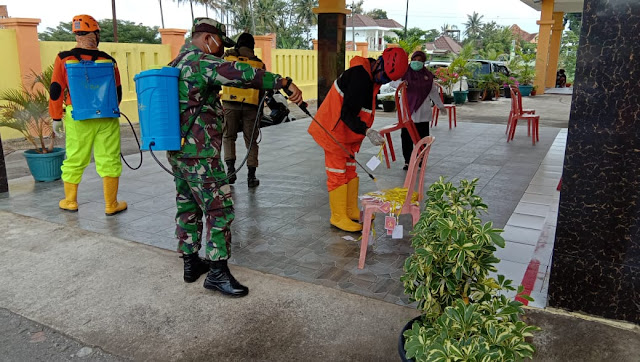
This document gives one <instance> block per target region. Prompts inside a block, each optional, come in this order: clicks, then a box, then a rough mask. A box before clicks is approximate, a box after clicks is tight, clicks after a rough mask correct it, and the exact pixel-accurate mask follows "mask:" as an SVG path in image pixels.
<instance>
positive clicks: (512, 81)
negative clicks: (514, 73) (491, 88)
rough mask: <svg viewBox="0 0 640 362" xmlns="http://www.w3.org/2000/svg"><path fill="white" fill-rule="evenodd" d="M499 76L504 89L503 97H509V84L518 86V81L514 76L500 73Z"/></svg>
mask: <svg viewBox="0 0 640 362" xmlns="http://www.w3.org/2000/svg"><path fill="white" fill-rule="evenodd" d="M500 78H501V79H502V83H503V84H502V88H503V90H504V96H505V98H511V86H512V85H514V86H516V87H517V86H519V85H520V82H518V80H517V79H516V78H515V77H510V76H507V75H506V74H500Z"/></svg>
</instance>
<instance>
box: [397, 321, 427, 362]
mask: <svg viewBox="0 0 640 362" xmlns="http://www.w3.org/2000/svg"><path fill="white" fill-rule="evenodd" d="M420 318H422V316H421V315H419V316H417V317H415V318H413V319H412V320H410V321H409V322H408V323H407V324H405V325H404V328H402V331H401V332H400V338H398V354H399V355H400V360H402V362H413V361H414V359H413V358H412V359H407V352H406V351H405V350H404V332H405V331H407V330H409V329H411V326H413V322H415V321H417V320H419V319H420Z"/></svg>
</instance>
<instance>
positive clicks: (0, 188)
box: [0, 137, 9, 194]
mask: <svg viewBox="0 0 640 362" xmlns="http://www.w3.org/2000/svg"><path fill="white" fill-rule="evenodd" d="M5 192H9V183H8V180H7V165H6V164H5V162H4V151H3V149H2V137H0V194H2V193H5Z"/></svg>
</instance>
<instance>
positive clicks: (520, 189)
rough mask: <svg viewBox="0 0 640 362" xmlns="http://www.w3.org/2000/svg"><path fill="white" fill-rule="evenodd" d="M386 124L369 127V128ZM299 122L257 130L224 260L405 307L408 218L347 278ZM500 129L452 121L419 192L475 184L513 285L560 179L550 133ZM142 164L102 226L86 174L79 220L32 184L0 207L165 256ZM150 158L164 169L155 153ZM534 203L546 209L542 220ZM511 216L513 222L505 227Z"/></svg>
mask: <svg viewBox="0 0 640 362" xmlns="http://www.w3.org/2000/svg"><path fill="white" fill-rule="evenodd" d="M393 121H394V120H393V119H392V118H388V117H387V118H384V117H378V118H377V119H376V127H382V126H384V125H386V124H390V123H391V122H393ZM308 124H309V121H308V120H299V121H296V122H293V123H287V124H283V125H280V126H276V127H270V128H266V129H264V130H263V133H262V141H261V143H260V167H259V168H258V177H259V178H260V181H261V184H260V186H259V187H258V188H257V189H254V190H250V189H248V188H247V185H246V181H245V180H246V170H244V169H243V170H242V171H241V172H240V174H239V181H238V183H237V184H236V185H235V186H234V200H235V207H236V219H235V221H234V223H233V225H232V232H233V247H232V259H231V261H232V262H233V263H236V264H239V265H242V266H246V267H249V268H252V269H256V270H261V271H263V272H267V273H272V274H277V275H282V276H285V277H290V278H295V279H299V280H303V281H308V282H311V283H316V284H321V285H325V286H329V287H332V288H338V289H342V290H346V291H349V292H353V293H357V294H362V295H366V296H371V297H374V298H378V299H383V300H386V301H389V302H393V303H399V304H404V303H406V299H405V298H404V295H403V288H402V284H401V283H400V281H399V278H400V276H401V275H402V265H403V263H404V260H405V258H406V257H407V256H408V255H409V254H410V253H411V251H412V249H411V247H410V236H409V232H410V230H411V223H410V219H409V218H408V217H406V218H405V217H403V218H401V222H402V223H403V225H404V229H405V232H404V238H403V239H391V238H390V237H387V236H386V235H385V233H384V232H383V228H382V225H381V223H376V230H377V237H376V238H375V240H374V242H373V245H372V246H371V247H370V248H369V251H368V253H367V259H366V266H365V268H364V269H363V270H359V269H357V262H358V260H357V259H358V253H359V245H358V244H357V243H356V242H354V241H347V240H345V239H343V236H346V235H348V233H345V232H341V231H339V230H337V229H335V228H332V227H331V226H330V225H329V223H328V219H329V206H328V198H327V192H326V184H325V182H326V175H325V171H324V155H323V153H322V151H321V149H320V148H319V147H318V146H317V145H316V144H315V143H314V141H313V140H312V139H311V137H310V136H309V135H308V134H307V133H306V128H307V126H308ZM504 128H505V127H504V125H491V124H481V123H465V122H458V127H457V128H455V129H452V130H449V129H448V128H446V125H445V124H442V125H441V126H439V127H437V128H434V129H432V135H434V136H435V137H436V142H435V143H434V146H433V148H432V152H431V155H430V157H429V166H428V169H427V174H426V176H425V177H426V181H427V182H428V183H431V182H433V181H435V180H437V179H438V177H439V176H441V175H442V176H447V177H448V178H450V179H451V180H453V181H454V182H457V181H458V180H460V179H462V178H473V177H478V178H480V181H479V184H478V189H477V191H478V193H479V195H481V196H482V197H483V198H484V201H485V203H487V204H488V206H489V214H488V215H486V216H484V219H486V220H492V221H493V222H494V224H495V225H496V226H497V227H504V226H505V225H507V230H506V231H505V238H506V239H507V240H509V242H510V243H514V244H512V245H513V246H512V247H508V248H507V249H506V250H505V251H502V252H501V256H502V257H503V259H504V260H503V261H502V262H501V264H500V265H499V272H500V273H503V274H506V275H507V276H509V277H511V278H513V279H514V283H515V284H518V283H519V282H520V280H522V276H520V274H519V273H520V272H519V268H520V267H521V266H522V265H524V264H525V263H527V260H526V257H525V256H524V255H530V254H531V253H532V252H533V253H534V254H535V253H537V252H538V251H537V249H536V245H537V243H538V241H539V237H540V234H541V233H540V232H539V231H536V230H537V229H533V228H532V227H534V228H537V227H541V228H543V233H544V232H547V233H548V234H550V235H553V232H552V231H553V230H552V229H547V226H546V224H545V220H548V219H549V217H547V216H548V215H547V214H549V213H550V212H551V213H552V211H553V210H552V208H553V202H556V201H557V198H554V197H553V196H548V199H547V198H546V197H547V196H546V195H545V194H541V193H542V192H547V191H548V190H549V189H550V188H551V187H552V186H553V185H552V178H554V177H559V171H560V170H561V168H560V169H559V168H557V167H556V166H555V164H551V163H550V164H548V165H547V164H545V163H544V162H543V160H546V159H545V156H547V158H548V157H549V156H548V155H547V152H548V151H549V148H550V147H551V145H552V143H553V141H554V139H555V138H556V135H557V134H558V131H559V129H557V128H545V127H543V128H541V129H540V142H539V143H537V144H536V145H535V146H532V145H531V142H530V139H529V138H528V137H527V136H526V129H525V127H520V128H518V130H517V132H516V137H515V140H514V141H512V142H509V143H507V142H506V140H505V135H504ZM393 141H394V145H395V146H396V147H395V148H396V155H398V156H399V157H400V158H401V157H402V156H401V152H400V144H401V142H400V137H399V132H396V133H394V134H393ZM238 147H239V153H240V152H241V150H243V148H244V147H243V146H242V145H240V142H238ZM555 147H556V146H555V145H554V148H552V150H556V151H557V152H561V151H562V152H563V148H562V149H561V148H560V147H558V148H557V149H556V148H555ZM377 152H378V149H377V148H375V147H373V146H371V145H370V144H369V143H368V141H366V140H365V142H364V143H363V148H362V150H361V153H360V154H359V155H358V160H359V161H361V162H362V163H366V161H367V160H368V159H369V158H371V157H372V156H373V155H374V154H376V153H377ZM144 156H145V161H144V163H143V166H142V168H141V169H140V170H137V171H131V170H128V169H125V170H124V171H123V175H122V178H121V186H120V192H119V198H120V199H122V200H125V201H127V202H128V203H129V210H127V211H126V212H124V213H122V214H119V215H117V216H114V217H106V216H104V211H103V201H102V185H101V180H100V179H99V177H98V176H97V175H96V174H95V169H94V166H93V165H91V166H89V168H88V169H87V170H86V171H85V177H84V180H83V182H82V183H81V184H80V187H79V191H78V198H79V203H80V211H79V212H78V213H75V214H73V213H66V212H62V211H60V210H59V209H58V207H57V203H58V200H59V199H60V198H61V197H62V195H63V191H62V183H61V182H60V181H57V182H52V183H37V184H36V183H34V182H33V180H32V179H31V178H30V177H27V178H22V179H17V180H12V181H11V182H10V196H0V209H2V210H10V211H13V212H16V213H20V214H23V215H28V216H33V217H36V218H40V219H44V220H48V221H52V222H56V223H60V224H64V225H69V226H75V227H80V228H83V229H86V230H90V231H94V232H98V233H104V234H110V235H114V236H117V237H121V238H124V239H128V240H133V241H137V242H141V243H145V244H151V245H155V246H158V247H161V248H166V249H175V247H176V241H175V239H174V237H173V223H174V221H173V216H174V213H175V204H174V193H175V189H174V185H173V182H172V178H171V176H169V175H167V174H166V173H165V172H164V171H162V170H161V169H160V168H159V167H158V165H156V164H155V162H154V161H153V159H152V158H151V157H150V155H149V154H148V153H145V155H144ZM158 156H159V158H160V159H161V160H164V159H165V157H164V155H158ZM127 159H128V160H130V163H131V162H134V161H136V160H137V156H136V155H131V156H127ZM165 163H166V162H165ZM402 164H403V162H402V160H398V161H396V162H395V163H393V164H392V168H391V169H386V168H385V167H384V166H380V167H379V168H378V169H377V170H375V172H374V174H375V175H376V177H377V178H378V179H379V181H378V182H377V183H376V184H374V183H373V182H371V181H370V180H369V179H368V178H367V177H366V176H365V177H362V179H361V193H364V192H369V191H373V190H376V189H377V188H378V187H396V186H400V185H401V184H402V182H403V181H404V177H405V172H404V171H402ZM560 164H561V163H560ZM541 165H542V166H541ZM540 170H542V171H540ZM360 173H361V175H363V173H362V172H360ZM533 182H536V183H535V184H534V183H533ZM538 205H545V206H548V207H549V211H547V214H545V210H543V207H540V206H538ZM516 207H518V212H517V213H516V214H515V215H514V217H513V221H511V222H509V220H510V218H512V214H513V212H514V210H515V209H516ZM556 210H557V208H556ZM532 230H533V231H532ZM353 236H355V237H356V238H357V237H358V235H353ZM25 242H31V243H37V242H38V241H37V240H26V241H25ZM515 243H518V244H519V245H517V246H516V244H515ZM532 248H533V249H532ZM536 255H537V254H536ZM549 255H550V254H549ZM179 263H180V260H179V259H177V258H176V268H179V267H180V265H179ZM541 270H542V268H541ZM518 277H519V279H518Z"/></svg>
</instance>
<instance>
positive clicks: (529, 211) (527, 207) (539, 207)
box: [515, 202, 550, 217]
mask: <svg viewBox="0 0 640 362" xmlns="http://www.w3.org/2000/svg"><path fill="white" fill-rule="evenodd" d="M549 209H550V206H548V205H543V204H532V203H528V202H520V203H518V206H516V209H515V212H517V213H519V214H523V215H533V216H540V217H546V216H547V214H548V213H549Z"/></svg>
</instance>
